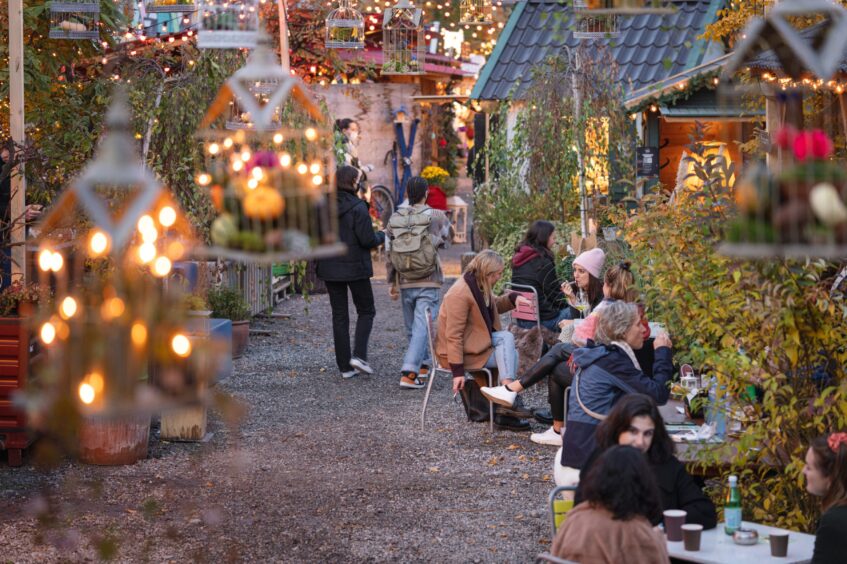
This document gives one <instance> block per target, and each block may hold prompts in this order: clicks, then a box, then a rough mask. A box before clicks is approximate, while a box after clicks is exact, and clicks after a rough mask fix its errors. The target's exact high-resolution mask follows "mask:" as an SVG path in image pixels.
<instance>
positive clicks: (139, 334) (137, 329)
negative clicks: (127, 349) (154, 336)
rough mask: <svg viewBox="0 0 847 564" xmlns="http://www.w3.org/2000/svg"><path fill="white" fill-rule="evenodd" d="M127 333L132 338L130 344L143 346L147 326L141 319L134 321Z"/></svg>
mask: <svg viewBox="0 0 847 564" xmlns="http://www.w3.org/2000/svg"><path fill="white" fill-rule="evenodd" d="M129 334H130V338H131V339H132V344H134V345H135V346H137V347H141V346H144V344H145V343H146V342H147V327H145V325H144V323H142V322H141V321H136V322H135V323H133V324H132V329H130V333H129Z"/></svg>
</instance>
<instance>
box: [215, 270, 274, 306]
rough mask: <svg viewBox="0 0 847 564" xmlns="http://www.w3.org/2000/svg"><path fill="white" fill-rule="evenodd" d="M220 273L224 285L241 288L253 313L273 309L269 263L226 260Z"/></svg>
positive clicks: (271, 277) (271, 278) (271, 276)
mask: <svg viewBox="0 0 847 564" xmlns="http://www.w3.org/2000/svg"><path fill="white" fill-rule="evenodd" d="M222 275H223V283H224V284H225V285H226V286H229V287H230V288H238V289H239V290H241V295H242V297H244V299H245V301H246V302H247V303H248V304H249V306H250V312H251V313H252V314H253V315H257V314H259V313H263V312H266V311H270V310H271V309H273V306H274V297H273V288H272V286H273V275H272V272H271V266H270V265H259V264H242V263H234V262H227V263H226V264H225V268H224V270H223V273H222Z"/></svg>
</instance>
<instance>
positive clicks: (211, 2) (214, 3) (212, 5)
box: [197, 0, 259, 49]
mask: <svg viewBox="0 0 847 564" xmlns="http://www.w3.org/2000/svg"><path fill="white" fill-rule="evenodd" d="M198 11H199V13H200V17H199V18H198V22H199V27H198V30H197V47H199V48H201V49H242V48H245V49H252V48H253V47H255V46H256V38H257V34H258V31H259V2H258V0H200V3H199V5H198Z"/></svg>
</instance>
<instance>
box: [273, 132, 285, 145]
mask: <svg viewBox="0 0 847 564" xmlns="http://www.w3.org/2000/svg"><path fill="white" fill-rule="evenodd" d="M282 139H283V138H282V133H277V134H276V135H274V143H276V144H277V145H279V144H280V143H282Z"/></svg>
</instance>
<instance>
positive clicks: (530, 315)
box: [503, 282, 541, 333]
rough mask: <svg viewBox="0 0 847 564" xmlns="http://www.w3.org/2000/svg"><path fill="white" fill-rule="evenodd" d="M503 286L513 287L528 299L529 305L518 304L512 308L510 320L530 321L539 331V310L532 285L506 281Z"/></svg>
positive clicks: (536, 295)
mask: <svg viewBox="0 0 847 564" xmlns="http://www.w3.org/2000/svg"><path fill="white" fill-rule="evenodd" d="M503 287H504V288H514V289H515V291H516V292H518V294H520V295H521V296H523V297H525V298H527V299H528V300H529V301H530V304H529V305H523V304H522V305H519V306H517V307H515V309H513V310H512V320H513V321H514V320H515V319H520V320H521V321H532V322H534V323H535V325H536V327H538V331H539V333H540V332H541V312H540V311H539V302H538V291H537V290H536V289H535V288H534V287H533V286H527V285H524V284H513V283H511V282H506V283H505V284H503Z"/></svg>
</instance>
